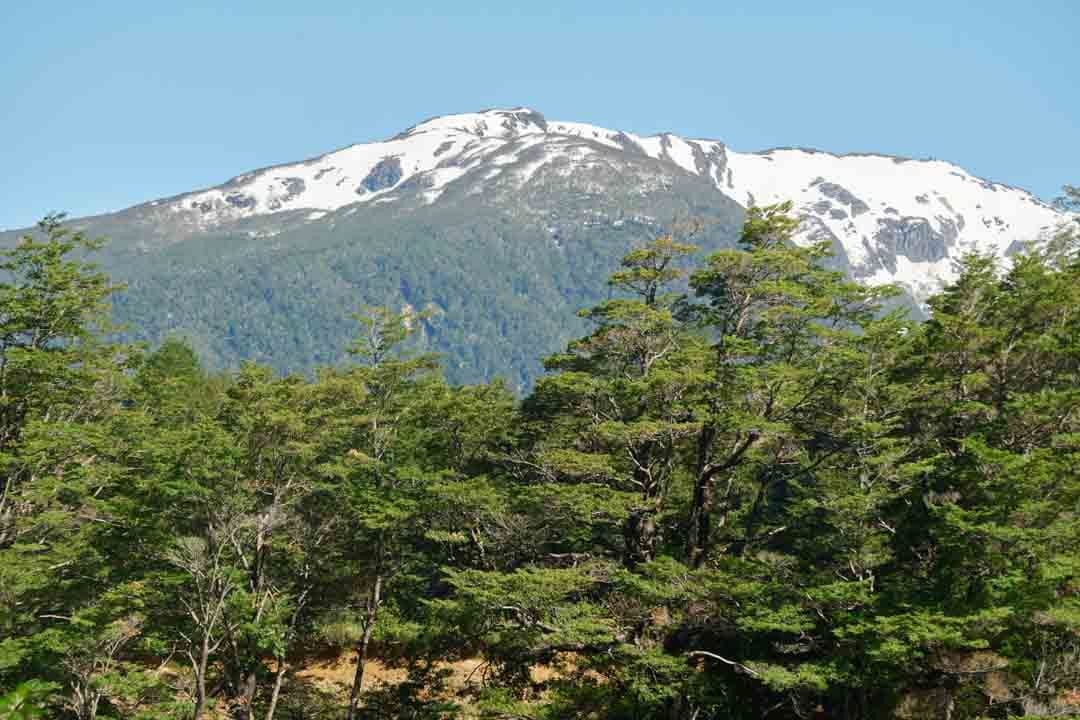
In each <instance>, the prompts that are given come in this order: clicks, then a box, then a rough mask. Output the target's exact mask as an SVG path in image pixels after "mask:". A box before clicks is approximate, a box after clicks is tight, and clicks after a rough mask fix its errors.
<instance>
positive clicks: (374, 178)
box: [357, 157, 403, 192]
mask: <svg viewBox="0 0 1080 720" xmlns="http://www.w3.org/2000/svg"><path fill="white" fill-rule="evenodd" d="M402 174H403V173H402V172H401V160H400V159H399V158H396V157H388V158H385V159H383V160H381V161H379V163H378V164H377V165H376V166H375V167H373V168H371V172H369V173H368V174H367V177H365V178H364V179H363V180H362V181H361V182H360V184H361V185H362V186H363V189H358V190H357V192H365V191H366V192H378V191H379V190H385V189H386V188H391V187H394V186H395V185H397V184H398V182H399V181H400V180H401V176H402Z"/></svg>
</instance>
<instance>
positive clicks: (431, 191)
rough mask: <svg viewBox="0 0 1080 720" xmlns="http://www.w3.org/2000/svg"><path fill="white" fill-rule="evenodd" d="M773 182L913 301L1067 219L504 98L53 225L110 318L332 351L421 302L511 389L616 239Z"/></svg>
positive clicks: (600, 272) (564, 321)
mask: <svg viewBox="0 0 1080 720" xmlns="http://www.w3.org/2000/svg"><path fill="white" fill-rule="evenodd" d="M787 199H791V200H793V201H794V203H795V211H796V213H797V215H798V216H799V217H800V219H801V221H802V222H801V226H800V228H799V230H798V231H797V232H796V233H795V240H796V241H797V242H801V243H804V244H806V243H810V242H814V241H817V240H822V239H825V240H828V241H830V242H831V243H832V247H833V250H834V253H835V257H834V260H833V262H834V263H835V264H836V265H837V266H839V267H841V268H843V269H844V270H845V271H847V272H848V274H849V275H850V276H851V277H852V278H854V279H857V280H860V281H863V282H866V283H871V284H880V283H884V282H897V283H899V284H900V285H902V286H903V287H904V288H905V289H906V291H907V292H908V294H909V295H910V297H911V298H912V300H913V301H914V302H915V303H919V302H921V301H923V300H924V299H925V298H926V297H927V295H928V294H929V293H931V292H933V291H935V290H936V289H938V288H940V287H941V284H942V282H943V281H946V280H949V279H951V278H953V277H954V270H953V264H954V262H955V260H956V259H957V258H959V257H960V256H961V255H963V254H964V253H965V252H968V251H971V250H981V251H989V252H994V253H997V254H998V255H1004V254H1007V253H1010V252H1014V251H1015V250H1016V249H1017V248H1018V247H1019V246H1020V244H1021V243H1023V242H1026V241H1029V240H1036V239H1039V238H1045V237H1046V236H1047V235H1048V234H1049V233H1050V232H1051V231H1052V229H1053V228H1054V227H1056V226H1057V225H1059V224H1060V223H1061V222H1063V221H1064V220H1065V218H1066V217H1067V216H1066V214H1065V213H1062V212H1060V211H1058V210H1056V209H1055V208H1053V207H1050V206H1048V205H1046V204H1044V203H1042V202H1040V201H1039V200H1037V199H1036V198H1034V197H1032V196H1031V195H1030V194H1029V193H1027V192H1024V191H1022V190H1018V189H1015V188H1010V187H1008V186H1005V185H1001V184H999V183H992V182H988V181H985V180H982V179H979V178H976V177H973V176H971V175H970V174H969V173H967V172H966V171H964V170H962V169H961V168H958V167H956V166H954V165H951V164H949V163H947V162H942V161H932V160H925V161H924V160H908V159H903V158H895V157H887V156H882V155H867V154H853V155H842V156H838V155H833V154H829V153H824V152H817V151H813V150H802V149H777V150H770V151H766V152H761V153H744V152H736V151H734V150H732V149H731V148H729V147H727V146H726V145H724V144H723V143H721V142H718V141H714V140H694V139H686V138H681V137H679V136H676V135H671V134H664V135H658V136H651V137H643V136H639V135H636V134H633V133H630V132H620V131H615V130H608V129H604V128H600V127H595V126H592V125H587V124H583V123H574V122H557V121H550V120H547V119H546V118H545V117H544V116H543V115H541V114H540V113H538V112H535V111H532V110H528V109H524V108H518V109H512V110H490V111H485V112H480V113H467V114H461V115H449V116H445V117H439V118H434V119H432V120H428V121H426V122H423V123H420V124H419V125H417V126H415V127H412V128H410V129H408V130H406V131H404V132H402V133H401V134H399V135H397V136H395V137H393V138H390V139H388V140H385V141H382V142H373V143H366V144H360V145H353V146H350V147H347V148H343V149H341V150H337V151H334V152H330V153H328V154H326V155H323V156H320V157H317V158H313V159H310V160H306V161H303V162H298V163H293V164H286V165H279V166H275V167H271V168H266V169H262V170H255V171H252V172H249V173H245V174H243V175H240V176H238V177H236V178H233V179H232V180H230V181H228V182H226V183H224V184H223V185H220V186H217V187H214V188H209V189H205V190H198V191H194V192H191V193H186V194H183V195H179V196H176V197H173V198H167V199H162V200H155V201H153V202H148V203H145V204H143V205H139V206H136V207H133V208H130V209H128V210H124V211H121V212H117V213H112V214H109V215H102V216H98V217H92V218H83V219H80V220H78V221H77V222H75V223H74V225H75V226H77V227H79V228H82V229H85V230H86V231H87V232H88V233H90V234H91V235H105V236H108V237H109V238H110V239H111V242H110V244H109V246H108V247H107V249H106V252H105V254H104V256H103V262H104V263H105V265H106V267H107V268H108V269H109V270H110V272H111V273H112V274H113V275H114V276H115V277H116V278H117V279H119V280H122V281H124V282H126V283H127V284H128V291H127V292H126V293H124V294H123V295H122V296H119V297H118V298H117V299H116V300H115V311H116V319H117V320H118V321H120V322H122V323H125V324H126V325H127V326H128V327H129V328H130V331H131V336H132V337H135V338H140V339H146V340H149V341H151V342H152V343H156V342H159V341H161V340H162V339H163V338H165V337H168V336H171V335H179V336H184V337H187V338H189V339H190V340H191V342H193V343H194V345H195V346H196V348H197V349H198V350H199V352H200V354H201V355H202V356H203V357H204V358H205V359H206V360H207V361H208V362H209V363H210V364H211V366H214V367H221V366H233V365H236V364H237V363H238V362H239V361H241V360H243V359H255V360H260V361H264V362H268V363H270V364H271V365H273V366H274V367H276V368H278V369H280V370H304V369H310V368H312V367H314V366H315V365H318V364H322V363H330V362H336V361H340V360H341V359H342V357H343V356H342V354H341V350H340V348H341V347H343V344H344V342H345V340H346V339H347V337H348V333H349V327H350V325H349V319H348V314H349V313H350V312H351V311H353V310H354V309H355V308H356V307H357V306H359V305H361V304H364V303H367V304H388V305H392V306H395V307H398V308H412V309H413V310H415V311H423V310H426V311H428V317H427V319H426V320H425V321H424V327H423V329H424V332H425V336H426V341H427V343H428V346H429V347H430V348H432V349H434V350H437V351H439V352H442V353H444V354H445V355H446V358H447V365H448V371H449V373H450V376H451V377H452V378H453V379H455V380H461V381H465V380H480V379H484V378H490V377H493V376H495V375H503V376H506V377H508V378H509V379H510V381H511V383H512V384H513V385H514V386H515V387H518V388H525V387H528V386H529V385H530V384H531V383H532V382H533V380H534V379H535V378H536V376H537V373H538V372H539V365H538V361H537V359H536V358H538V357H540V356H541V355H543V354H544V353H547V352H551V351H553V350H555V349H556V348H558V347H559V346H560V345H561V344H562V343H563V342H565V340H567V339H568V338H569V337H572V336H573V335H575V334H577V333H579V332H581V331H582V330H583V329H584V326H583V325H582V324H581V322H580V321H578V320H576V319H575V317H574V312H575V311H576V310H578V309H580V308H582V307H585V306H587V305H589V304H591V303H594V302H596V301H597V300H599V299H601V298H603V297H605V296H606V293H607V288H606V286H605V284H604V281H605V277H606V272H607V269H608V268H609V267H610V266H611V263H612V262H614V261H615V260H616V259H617V258H618V257H620V256H621V255H622V254H623V252H625V251H626V250H627V249H629V248H630V247H631V246H633V245H634V244H635V243H641V242H643V241H646V240H648V239H650V238H651V237H654V236H655V235H656V234H657V233H658V232H659V231H660V230H661V229H662V228H670V227H672V226H673V225H674V224H677V223H679V222H680V221H685V220H687V219H690V218H694V219H697V220H700V221H701V232H700V233H699V234H698V235H697V237H695V242H697V243H698V244H699V245H701V246H702V247H703V248H704V249H705V250H706V251H707V250H712V249H716V248H719V247H724V246H730V244H731V243H732V242H733V240H734V238H735V235H736V228H737V227H738V225H739V223H740V222H741V220H742V216H743V212H744V210H745V208H746V207H749V206H752V205H755V204H756V205H763V204H768V203H774V202H779V201H782V200H787ZM11 237H13V236H12V235H9V236H8V238H9V239H10V238H11ZM159 311H163V312H159Z"/></svg>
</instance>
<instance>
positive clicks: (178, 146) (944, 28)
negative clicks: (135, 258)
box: [0, 0, 1080, 227]
mask: <svg viewBox="0 0 1080 720" xmlns="http://www.w3.org/2000/svg"><path fill="white" fill-rule="evenodd" d="M0 4H2V5H3V6H4V11H3V20H4V22H3V26H4V29H3V33H2V35H3V39H4V43H3V46H2V55H0V58H2V59H0V91H2V93H3V111H2V112H0V161H2V165H3V169H4V172H3V179H2V180H0V227H15V226H21V225H26V224H29V223H31V222H33V221H34V220H35V219H37V218H38V217H40V216H41V215H42V214H43V213H44V212H46V211H49V210H65V211H68V212H70V213H72V214H74V215H82V214H90V213H97V212H103V211H108V210H116V209H120V208H123V207H127V206H129V205H132V204H134V203H137V202H140V201H144V200H150V199H153V198H157V197H163V196H167V195H170V194H175V193H178V192H182V191H185V190H190V189H194V188H197V187H203V186H207V185H213V184H217V183H219V182H221V181H223V180H226V179H227V178H229V177H231V176H233V175H236V174H239V173H241V172H243V171H246V170H250V169H254V168H258V167H262V166H266V165H270V164H274V163H279V162H286V161H292V160H300V159H303V158H306V157H309V156H313V155H316V154H319V153H321V152H324V151H327V150H331V149H334V148H337V147H340V146H343V145H347V144H350V143H353V142H363V141H368V140H374V139H380V138H383V137H386V136H389V135H392V134H394V133H396V132H398V131H400V130H402V129H404V128H405V127H407V126H409V125H412V124H414V123H416V122H418V121H419V120H421V119H423V118H426V117H430V116H433V115H441V114H445V113H450V112H459V111H469V110H479V109H482V108H487V107H499V106H516V105H527V106H530V107H533V108H535V109H537V110H540V111H541V112H543V113H544V114H545V115H547V117H549V118H552V119H560V120H578V121H583V122H591V123H595V124H599V125H604V126H608V127H616V128H620V129H625V130H632V131H635V132H639V133H653V132H660V131H672V132H677V133H680V134H684V135H689V136H698V137H711V138H717V139H720V140H723V141H725V142H727V143H728V144H729V145H731V146H732V147H734V148H736V149H740V150H753V149H763V148H767V147H772V146H777V145H801V146H812V147H818V148H822V149H826V150H832V151H838V152H843V151H877V152H887V153H895V154H900V155H910V156H915V157H927V156H933V157H938V158H942V159H948V160H951V161H954V162H956V163H958V164H960V165H962V166H964V167H966V168H967V169H969V170H971V171H972V172H975V173H976V174H979V175H983V176H985V177H989V178H991V179H994V180H1000V181H1003V182H1008V183H1010V184H1014V185H1020V186H1022V187H1026V188H1028V189H1030V190H1032V191H1033V192H1035V193H1036V194H1038V195H1040V196H1042V197H1051V196H1053V195H1054V194H1055V193H1056V192H1057V190H1058V188H1059V186H1060V185H1062V184H1063V183H1066V182H1070V183H1078V182H1080V42H1078V41H1077V39H1076V38H1077V32H1078V31H1080V1H1078V0H1030V2H1027V3H1021V2H1015V0H1010V1H1003V0H981V1H979V2H975V1H971V2H968V1H966V0H934V1H932V2H929V1H924V0H907V1H906V2H878V1H875V0H864V2H852V3H842V2H829V1H828V0H819V1H818V2H805V0H772V1H771V2H745V3H740V2H724V1H723V0H706V1H702V2H687V3H682V4H680V5H679V6H678V7H675V8H666V7H664V6H665V5H666V3H662V2H655V1H654V2H649V3H638V2H633V1H631V0H618V1H615V2H606V1H592V2H580V0H579V1H577V2H562V1H561V0H549V1H547V2H537V1H536V0H531V1H530V2H527V3H515V2H510V1H508V0H503V1H501V2H486V1H485V2H480V1H470V0H457V1H456V2H440V3H427V2H422V1H421V0H414V1H410V2H402V3H395V2H378V3H371V2H368V1H367V0H346V1H341V2H337V1H333V2H331V1H324V2H298V1H297V0H288V1H287V2H276V1H272V0H261V1H259V2H240V1H233V2H221V1H218V2H202V1H199V0H192V1H190V2H165V1H164V0H128V1H126V2H117V1H110V0H101V1H99V2H95V3H76V2H74V1H73V0H64V1H62V2H55V1H53V2H49V1H48V0H36V1H35V2H17V1H16V0H0ZM586 8H587V9H586Z"/></svg>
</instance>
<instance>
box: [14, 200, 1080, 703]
mask: <svg viewBox="0 0 1080 720" xmlns="http://www.w3.org/2000/svg"><path fill="white" fill-rule="evenodd" d="M789 210H790V207H789V206H786V205H779V206H771V207H767V208H755V209H752V210H750V211H749V212H748V215H747V219H746V223H745V226H744V227H743V231H742V236H741V241H740V243H739V245H738V246H737V247H736V248H734V249H728V250H721V251H719V252H716V253H713V254H711V255H709V256H708V257H705V258H699V257H698V255H697V249H696V248H695V247H694V246H693V245H692V244H690V243H689V242H685V241H683V240H682V239H680V238H672V237H660V238H657V239H656V240H654V241H653V242H651V243H648V244H644V245H642V246H640V247H638V248H636V249H634V250H633V251H632V252H630V253H629V254H627V255H626V256H625V257H624V258H623V260H622V263H621V265H620V266H619V267H617V268H614V272H613V273H612V275H611V277H610V290H611V292H610V293H608V297H609V298H610V299H608V300H606V301H604V302H601V303H599V304H598V305H596V306H594V307H591V308H588V309H587V310H584V311H582V313H581V315H582V317H583V319H584V320H586V321H587V322H588V323H589V326H590V327H591V331H590V332H589V333H588V334H587V335H585V336H584V337H581V338H579V339H577V340H575V341H573V342H571V343H570V344H569V345H568V346H567V347H566V348H565V350H564V351H563V352H560V353H558V354H556V355H554V356H551V357H549V358H547V359H546V361H545V367H546V370H547V373H546V374H545V375H544V376H543V377H542V378H541V379H540V380H539V381H538V382H537V383H536V386H535V388H534V389H533V391H532V392H531V394H530V395H529V396H528V397H526V398H524V399H523V400H521V401H519V400H518V399H517V398H515V396H514V395H513V394H512V393H511V392H510V391H509V390H508V389H507V387H506V386H504V384H502V383H500V382H492V383H490V384H484V385H463V386H458V385H452V384H449V383H448V382H447V381H446V380H445V379H444V377H443V374H442V370H441V368H440V364H439V359H438V357H437V356H435V355H432V354H429V353H427V352H425V347H424V346H423V344H422V342H421V341H420V338H419V336H418V334H417V333H416V332H414V330H415V329H416V328H417V327H418V325H419V323H420V321H421V320H422V318H420V317H418V315H417V314H416V313H415V312H412V311H408V310H407V311H405V312H400V311H398V310H395V309H393V308H362V309H361V310H360V312H358V313H357V315H356V316H355V319H356V323H357V324H356V328H357V331H356V340H355V342H354V343H353V344H352V345H351V346H350V347H349V348H348V352H349V354H350V356H351V358H352V362H350V363H348V364H344V365H341V366H336V367H326V368H323V369H322V370H320V371H319V372H318V374H317V375H316V376H314V377H307V376H299V375H289V376H280V375H277V374H275V373H274V372H272V371H271V370H270V369H268V368H266V367H260V366H258V365H255V364H249V365H245V366H244V367H243V368H242V369H240V370H238V371H236V372H233V373H228V374H217V373H211V372H208V371H207V370H205V369H204V368H203V367H202V366H201V365H200V363H199V361H198V358H197V356H196V354H195V353H194V351H193V350H192V349H191V348H190V347H188V346H187V345H186V344H185V343H183V342H182V341H179V340H172V341H168V342H166V343H165V344H163V345H162V346H161V347H159V348H156V349H153V350H149V349H146V348H143V347H138V346H132V345H125V344H120V343H117V342H115V341H114V340H112V338H115V337H116V335H115V333H114V331H113V328H111V327H110V326H109V323H108V317H109V305H110V298H111V297H112V296H113V295H114V294H115V293H117V292H120V291H121V289H120V288H118V287H116V286H114V285H113V284H112V283H111V282H110V280H109V279H108V278H107V277H106V276H105V275H104V274H102V273H101V272H100V271H99V270H98V269H96V268H95V266H93V265H91V264H88V263H87V262H86V261H85V260H84V259H83V258H84V257H85V254H86V253H87V252H92V251H93V250H95V249H96V248H97V247H98V245H99V243H97V242H95V241H91V240H89V239H87V238H86V237H83V236H82V235H80V234H79V233H71V232H69V231H68V230H67V229H65V228H64V227H63V225H62V223H60V222H59V220H58V219H57V218H49V219H47V220H46V221H44V222H43V223H42V224H41V226H40V229H39V231H38V232H37V233H35V234H30V235H28V236H27V237H26V238H24V239H23V240H22V241H21V242H20V243H19V244H18V245H16V246H14V247H12V248H10V249H8V250H4V251H3V252H2V254H0V718H32V717H57V718H78V719H79V720H92V719H94V718H116V719H120V718H123V719H125V720H127V719H131V720H134V719H136V718H194V720H199V719H200V718H235V719H240V718H266V720H273V719H274V718H279V719H282V720H289V719H295V720H300V719H301V718H303V719H314V718H348V720H355V719H358V718H415V719H420V718H453V717H463V718H469V717H473V718H491V719H498V718H501V719H503V720H511V719H524V718H531V719H535V720H542V719H551V720H554V719H557V718H596V719H597V720H600V719H610V720H616V719H617V720H631V719H634V720H645V719H648V718H663V719H665V720H707V719H709V718H716V719H719V718H746V719H749V718H790V719H794V718H810V717H828V718H845V719H848V720H855V719H862V718H884V717H909V718H935V717H940V718H953V719H956V720H960V719H962V718H1004V717H1016V716H1027V717H1032V716H1042V717H1064V716H1070V715H1075V714H1077V713H1078V712H1080V470H1078V467H1080V465H1078V463H1080V240H1078V238H1077V236H1076V234H1075V233H1072V234H1065V235H1062V236H1060V237H1058V238H1057V239H1055V240H1054V241H1052V242H1050V243H1048V244H1046V245H1044V246H1041V247H1037V248H1036V247H1031V248H1029V249H1028V250H1027V251H1026V252H1025V253H1023V254H1020V255H1018V256H1016V257H1014V258H1012V259H1011V262H1010V263H1009V264H1008V266H1007V267H1004V266H1002V264H1001V263H1000V262H999V261H998V260H996V259H994V258H991V257H984V256H978V255H971V256H968V257H965V258H964V260H963V261H962V268H961V272H960V274H959V279H958V280H957V281H956V282H955V283H954V284H952V285H951V286H949V287H948V288H946V289H945V290H944V291H943V292H942V293H940V294H939V295H937V296H936V297H934V298H933V299H931V300H930V302H929V314H930V319H929V320H928V321H926V322H924V323H916V322H914V321H912V320H909V319H908V318H907V317H906V316H905V315H904V314H903V313H902V312H901V311H895V312H886V311H885V310H883V309H882V308H883V305H884V306H886V307H887V306H888V303H889V300H890V297H891V291H890V289H889V288H883V287H878V288H867V287H864V286H860V285H857V284H854V283H851V282H848V281H846V280H845V279H844V277H843V275H842V274H840V273H838V272H836V271H833V270H830V269H828V268H827V265H826V263H827V260H828V255H829V248H828V246H827V244H823V245H813V246H809V247H801V246H798V245H795V244H794V243H792V242H790V238H791V234H792V232H793V230H794V228H795V224H796V223H795V221H794V220H793V219H792V218H791V217H790V216H789V215H788V211H789ZM327 658H330V659H331V660H334V659H336V661H338V662H339V663H343V664H345V665H346V667H347V668H348V669H349V673H348V677H346V678H344V679H341V678H338V679H337V680H339V681H338V682H334V679H328V678H325V677H320V676H319V675H318V674H317V673H315V672H313V670H312V668H314V667H316V666H317V665H318V664H319V663H320V662H323V661H325V660H326V659H327ZM460 667H469V668H471V670H470V671H469V673H468V677H467V678H461V677H457V676H455V669H456V668H460ZM374 668H379V669H380V670H386V669H387V668H393V669H395V670H397V671H399V675H398V676H397V679H396V680H395V681H393V682H382V681H378V680H377V679H372V677H371V673H372V672H373V669H374ZM384 675H385V673H384Z"/></svg>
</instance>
